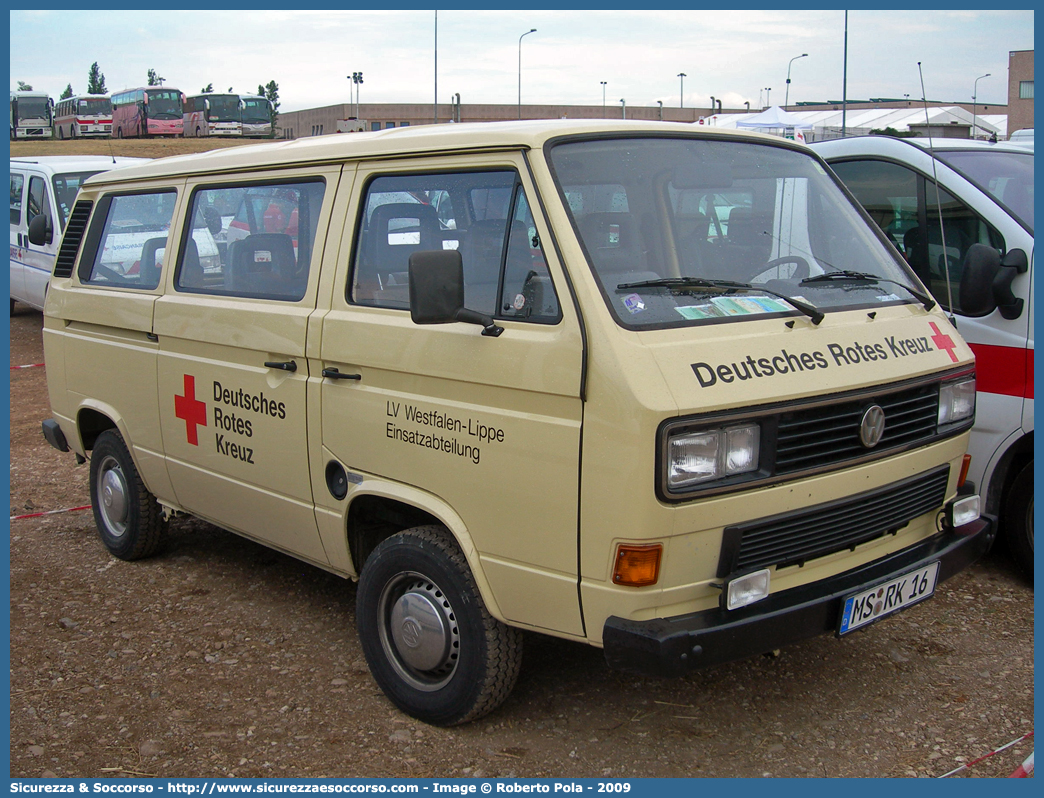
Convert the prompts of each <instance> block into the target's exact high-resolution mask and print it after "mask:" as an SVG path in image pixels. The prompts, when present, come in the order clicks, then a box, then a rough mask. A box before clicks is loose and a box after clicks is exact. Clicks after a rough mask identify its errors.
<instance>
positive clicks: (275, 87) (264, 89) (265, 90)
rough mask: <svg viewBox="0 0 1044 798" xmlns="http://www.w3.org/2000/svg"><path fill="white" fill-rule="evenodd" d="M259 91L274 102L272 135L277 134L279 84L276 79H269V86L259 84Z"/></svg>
mask: <svg viewBox="0 0 1044 798" xmlns="http://www.w3.org/2000/svg"><path fill="white" fill-rule="evenodd" d="M257 93H258V94H259V95H260V96H262V97H265V98H267V99H268V101H269V102H270V103H272V137H273V138H274V137H275V135H276V120H277V119H278V118H279V84H278V83H276V82H275V81H274V80H270V81H268V85H267V86H262V85H260V84H258V87H257Z"/></svg>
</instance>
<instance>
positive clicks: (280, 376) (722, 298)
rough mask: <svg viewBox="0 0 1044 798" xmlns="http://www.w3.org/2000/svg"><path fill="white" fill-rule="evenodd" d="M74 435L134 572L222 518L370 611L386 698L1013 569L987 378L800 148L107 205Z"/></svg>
mask: <svg viewBox="0 0 1044 798" xmlns="http://www.w3.org/2000/svg"><path fill="white" fill-rule="evenodd" d="M45 313H46V318H45V331H44V339H45V352H46V359H47V375H48V380H49V389H50V399H51V406H52V413H53V418H52V419H50V420H48V421H46V422H44V425H43V426H44V434H45V436H46V438H47V440H48V441H49V442H50V443H51V444H52V445H53V446H55V447H57V448H58V449H60V450H62V451H69V450H71V451H72V452H74V453H75V454H76V456H77V457H78V458H89V459H90V492H91V498H92V501H93V505H94V515H95V519H96V522H97V526H98V530H99V533H100V535H101V539H102V541H103V543H104V544H105V546H106V547H107V548H108V549H109V551H110V552H111V553H112V554H113V555H115V556H116V557H120V558H122V559H126V560H133V559H137V558H141V557H146V556H148V555H151V554H153V553H154V552H156V551H157V550H159V548H160V546H161V543H162V539H163V533H164V530H165V527H166V524H167V522H168V521H169V519H171V518H172V517H174V516H177V515H179V514H182V513H187V514H191V515H194V516H198V517H200V518H203V519H206V520H207V521H209V522H212V523H214V524H216V525H218V526H220V527H223V528H225V529H228V530H232V531H233V532H236V533H238V534H241V535H244V536H246V537H248V538H250V539H252V540H256V541H259V542H261V543H263V544H266V545H268V546H271V547H273V548H275V549H278V550H280V551H283V552H286V553H288V554H291V555H293V556H295V557H298V558H300V559H301V560H304V561H306V562H309V563H312V564H313V565H315V566H317V567H320V568H324V569H327V570H329V571H331V572H333V573H336V574H339V575H341V576H343V577H345V578H348V579H353V580H356V579H357V580H358V587H357V588H356V591H357V592H356V597H357V610H356V611H357V619H356V620H357V626H358V629H359V634H360V638H361V643H362V647H363V649H364V651H365V655H366V658H367V661H368V662H369V665H370V668H371V670H372V672H373V675H374V678H375V679H376V681H377V682H378V684H379V685H380V686H381V688H382V689H383V690H384V692H385V693H386V694H387V696H388V698H389V699H390V700H391V701H392V702H394V704H396V705H397V706H398V707H400V708H401V709H402V710H403V711H405V712H407V713H409V714H411V715H413V716H415V717H417V718H420V719H422V720H424V721H427V722H429V723H433V724H439V725H449V724H454V723H460V722H463V721H467V720H470V719H473V718H476V717H479V716H481V715H483V714H485V713H486V712H489V711H491V710H492V709H494V708H495V707H497V706H498V705H499V704H500V703H501V702H502V701H503V700H504V699H505V697H506V696H507V695H508V693H509V692H510V690H511V688H512V685H513V684H514V682H515V679H516V676H517V674H518V672H519V667H520V663H521V656H522V646H521V639H522V637H521V632H522V630H532V631H536V632H540V633H544V634H550V635H555V636H558V637H562V638H567V639H571V640H575V641H578V642H581V643H587V644H589V645H593V646H599V647H602V648H603V649H604V652H605V657H606V659H607V661H608V663H609V664H610V665H611V666H613V667H615V668H621V669H629V670H632V671H637V672H642V673H646V674H658V675H665V676H666V675H674V674H683V673H685V672H687V671H688V670H689V669H693V668H701V667H706V666H710V665H716V664H719V663H723V662H727V661H729V660H733V659H736V658H740V657H745V656H749V655H754V654H757V653H760V652H764V651H768V650H772V649H775V648H778V647H780V646H781V645H783V644H785V643H789V642H793V641H796V640H800V639H802V638H806V637H809V636H812V635H817V634H823V633H833V634H835V635H846V634H850V633H853V632H855V631H856V630H858V629H862V628H865V627H866V626H867V625H868V624H870V623H873V622H874V621H876V620H878V619H880V618H882V617H885V616H887V615H889V614H890V613H892V612H894V611H896V610H900V609H902V608H904V607H907V606H909V605H911V604H914V603H916V602H918V601H921V600H923V599H925V598H927V597H929V596H931V595H932V592H933V590H934V589H935V587H936V585H937V584H938V583H939V582H940V581H942V580H943V579H946V578H948V577H950V576H952V575H953V574H955V573H956V572H958V571H959V570H961V569H962V568H964V567H965V566H967V565H968V564H969V563H971V562H972V561H973V560H974V559H975V558H976V557H977V556H979V554H980V553H981V552H982V551H983V550H984V549H985V548H986V547H987V545H988V544H989V542H990V537H991V535H992V532H993V525H992V523H991V522H990V521H989V520H988V519H985V518H981V517H980V513H979V500H978V496H977V495H976V493H975V487H974V486H973V485H970V484H968V483H963V482H962V467H966V464H965V461H964V454H965V449H966V447H967V442H968V430H969V428H970V427H971V425H972V423H973V420H974V409H975V404H974V402H975V374H974V363H973V358H972V354H971V352H970V350H969V349H968V347H967V346H966V345H965V344H964V342H963V341H962V340H961V338H960V337H959V336H958V334H957V332H956V331H955V329H954V327H953V326H952V325H951V323H950V321H948V319H947V318H946V316H945V315H943V314H942V313H941V312H940V311H939V309H938V308H937V307H936V304H935V302H934V301H933V300H932V299H931V298H930V297H929V296H928V294H927V293H926V291H925V289H924V287H923V286H922V285H921V284H920V283H919V282H918V281H917V278H916V277H915V275H914V274H913V273H912V272H911V271H910V270H909V268H908V267H907V266H906V265H905V263H904V261H903V259H902V258H901V257H900V256H899V255H898V253H897V252H896V250H895V249H894V248H893V247H892V246H891V245H890V244H889V243H888V242H887V241H886V240H885V239H884V238H883V236H882V235H881V233H880V231H879V230H876V229H875V228H873V227H872V226H871V225H870V224H869V223H868V217H866V216H865V214H864V212H863V211H862V210H861V209H860V208H859V206H858V205H857V204H856V203H855V202H854V201H853V200H852V198H851V197H850V195H848V194H847V193H846V191H845V190H844V189H843V188H842V187H841V185H840V184H839V182H838V181H837V180H836V179H835V178H834V177H833V176H832V174H831V173H830V172H829V170H828V169H826V168H825V166H824V164H823V161H822V160H821V159H820V158H819V157H818V156H816V155H814V154H813V153H812V152H811V151H809V150H808V149H806V148H804V147H803V146H800V145H796V144H794V143H792V142H787V141H784V140H781V139H777V138H770V137H765V136H759V135H756V134H746V133H733V132H731V131H709V130H707V129H705V128H697V127H694V126H691V125H685V124H664V123H654V122H650V123H644V122H625V121H620V122H609V121H604V120H597V121H566V120H556V121H534V122H520V123H504V124H500V123H497V124H458V125H441V126H431V127H415V128H410V129H401V130H391V131H382V132H379V133H372V134H359V135H352V136H336V135H334V136H325V137H317V138H309V139H303V140H300V141H294V142H279V143H273V144H265V145H258V146H251V147H241V148H234V149H224V150H219V151H214V152H210V153H205V154H202V155H192V156H182V157H175V158H167V159H163V160H159V161H154V162H152V163H149V164H146V165H142V166H132V167H128V168H126V169H121V170H119V171H113V172H109V173H106V174H104V175H99V176H97V177H94V178H92V179H90V180H89V181H87V183H86V184H85V186H84V188H83V190H82V191H81V193H80V196H79V199H78V200H77V202H76V204H75V207H74V208H73V210H72V214H71V218H70V222H69V225H68V229H67V231H66V234H65V237H64V239H63V241H62V244H61V248H60V251H59V254H58V260H57V265H56V268H55V271H54V276H53V279H52V282H51V288H50V291H49V293H48V297H47V305H46V310H45Z"/></svg>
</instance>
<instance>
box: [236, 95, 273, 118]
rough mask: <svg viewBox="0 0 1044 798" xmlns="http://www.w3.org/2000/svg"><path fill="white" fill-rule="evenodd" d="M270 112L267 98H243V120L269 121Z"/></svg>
mask: <svg viewBox="0 0 1044 798" xmlns="http://www.w3.org/2000/svg"><path fill="white" fill-rule="evenodd" d="M271 120H272V114H271V111H270V109H269V106H268V100H243V121H244V122H270V121H271Z"/></svg>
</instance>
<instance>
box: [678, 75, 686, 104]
mask: <svg viewBox="0 0 1044 798" xmlns="http://www.w3.org/2000/svg"><path fill="white" fill-rule="evenodd" d="M678 77H679V78H681V90H680V93H679V95H678V107H679V108H684V107H685V78H686V77H687V76H686V74H685V73H684V72H679V73H678Z"/></svg>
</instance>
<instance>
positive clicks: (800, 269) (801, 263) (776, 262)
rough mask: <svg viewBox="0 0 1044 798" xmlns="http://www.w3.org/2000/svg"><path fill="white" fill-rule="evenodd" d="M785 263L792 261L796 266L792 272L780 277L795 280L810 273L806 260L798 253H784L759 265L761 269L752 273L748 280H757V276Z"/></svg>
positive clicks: (803, 277) (801, 278)
mask: <svg viewBox="0 0 1044 798" xmlns="http://www.w3.org/2000/svg"><path fill="white" fill-rule="evenodd" d="M785 263H793V264H794V265H795V266H796V267H797V268H795V269H794V273H793V274H791V275H789V276H788V277H786V278H782V279H786V280H795V281H796V280H803V279H805V278H806V277H808V276H809V275H810V274H811V270H810V269H809V266H808V261H807V260H805V259H804V258H803V257H801V256H800V255H784V256H783V257H782V258H773V259H772V260H770V261H768V262H767V263H766V264H765V265H764V266H762V267H761V271H759V272H758V273H757V274H756V275H754V277H752V278H751V280H750V281H751V282H757V278H759V277H761V276H762V275H764V274H765V273H766V272H768V271H771V270H772V269H775V268H777V267H778V266H782V265H783V264H785Z"/></svg>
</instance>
